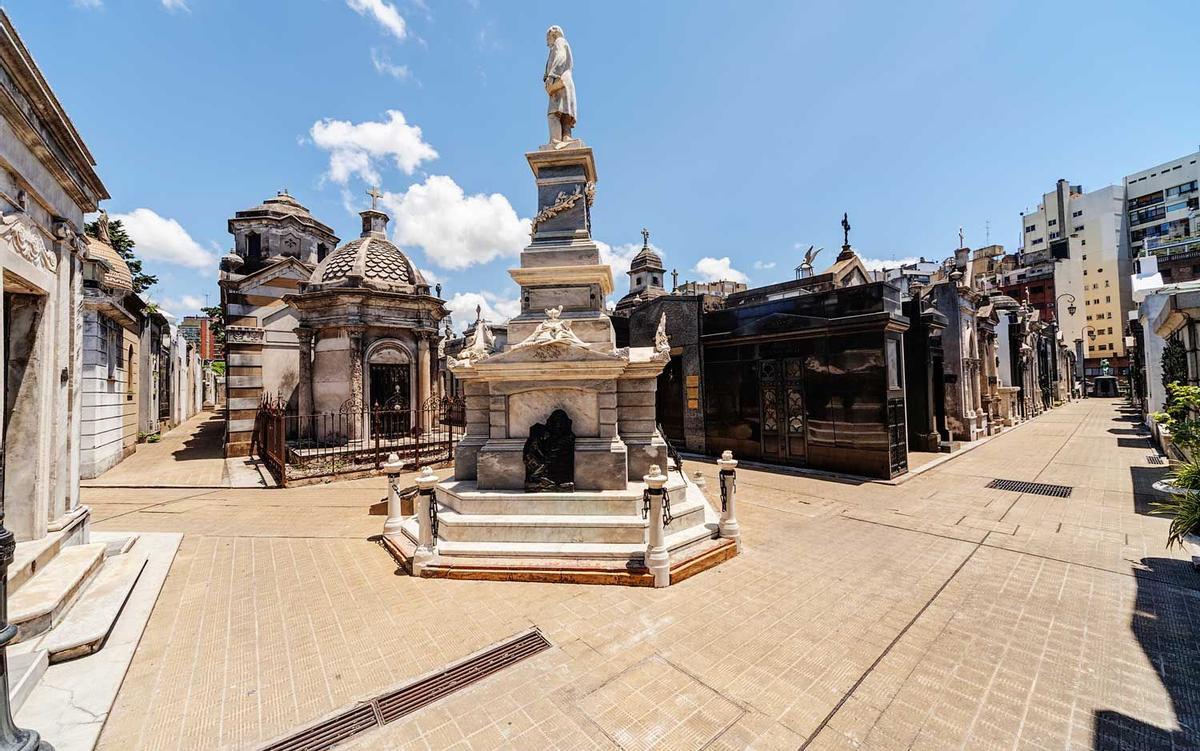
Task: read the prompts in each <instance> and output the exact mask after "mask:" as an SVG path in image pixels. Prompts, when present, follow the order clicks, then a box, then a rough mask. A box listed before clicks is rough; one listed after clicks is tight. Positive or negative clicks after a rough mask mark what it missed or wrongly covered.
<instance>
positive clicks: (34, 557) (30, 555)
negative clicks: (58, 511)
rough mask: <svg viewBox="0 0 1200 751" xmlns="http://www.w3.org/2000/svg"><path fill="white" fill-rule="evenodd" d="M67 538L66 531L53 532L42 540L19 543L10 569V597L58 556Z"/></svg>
mask: <svg viewBox="0 0 1200 751" xmlns="http://www.w3.org/2000/svg"><path fill="white" fill-rule="evenodd" d="M66 537H67V533H66V532H65V531H59V532H51V533H50V534H48V535H46V536H45V537H43V538H41V539H40V540H29V541H27V542H19V543H17V549H16V550H15V551H14V552H13V562H12V563H11V564H10V565H9V567H8V595H9V597H12V596H13V595H14V594H15V593H16V591H17V590H18V589H20V588H21V586H22V585H24V584H25V582H27V581H29V580H30V579H32V578H33V575H34V574H36V573H37V572H38V571H40V570H41V569H42V568H43V567H44V566H45V565H46V564H47V563H49V562H50V561H51V559H53V558H54V556H56V555H58V551H59V550H61V549H62V546H63V541H64V540H65V539H66Z"/></svg>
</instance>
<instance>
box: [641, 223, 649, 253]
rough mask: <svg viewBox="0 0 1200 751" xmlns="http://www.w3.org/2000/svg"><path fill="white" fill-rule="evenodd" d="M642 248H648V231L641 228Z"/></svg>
mask: <svg viewBox="0 0 1200 751" xmlns="http://www.w3.org/2000/svg"><path fill="white" fill-rule="evenodd" d="M642 247H643V248H649V247H650V230H648V229H646V228H645V227H642Z"/></svg>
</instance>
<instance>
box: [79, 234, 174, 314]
mask: <svg viewBox="0 0 1200 751" xmlns="http://www.w3.org/2000/svg"><path fill="white" fill-rule="evenodd" d="M83 231H84V232H86V233H87V234H88V235H89V236H91V237H99V236H100V230H99V222H98V221H95V222H88V223H87V224H85V225H83ZM108 240H109V244H110V245H112V247H113V250H115V251H117V255H119V256H121V258H122V259H124V261H125V264H126V265H127V266H129V273H130V275H132V276H133V291H134V292H135V293H137V294H139V295H140V294H141V293H143V292H145V291H146V290H148V289H150V288H151V287H153V286H154V285H155V284H158V277H157V276H154V275H153V274H147V273H146V272H144V271H142V262H141V260H140V259H139V258H138V257H137V256H135V255H134V254H133V238H132V237H130V236H129V233H128V232H126V231H125V227H123V226H122V225H121V220H120V219H112V220H110V221H109V222H108Z"/></svg>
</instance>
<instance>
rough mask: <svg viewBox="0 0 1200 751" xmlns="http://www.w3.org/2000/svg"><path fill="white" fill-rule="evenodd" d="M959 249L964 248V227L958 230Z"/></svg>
mask: <svg viewBox="0 0 1200 751" xmlns="http://www.w3.org/2000/svg"><path fill="white" fill-rule="evenodd" d="M958 247H959V248H962V247H963V228H962V227H959V228H958Z"/></svg>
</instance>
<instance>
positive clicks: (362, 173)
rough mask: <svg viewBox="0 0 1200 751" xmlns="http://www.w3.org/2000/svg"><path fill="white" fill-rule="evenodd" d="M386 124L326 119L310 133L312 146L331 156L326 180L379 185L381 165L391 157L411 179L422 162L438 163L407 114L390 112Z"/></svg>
mask: <svg viewBox="0 0 1200 751" xmlns="http://www.w3.org/2000/svg"><path fill="white" fill-rule="evenodd" d="M387 116H388V119H387V120H386V121H385V122H374V121H371V120H368V121H366V122H361V123H352V122H348V121H346V120H333V119H331V118H325V119H324V120H319V121H317V122H315V123H313V126H312V128H311V129H310V130H309V135H310V136H312V140H313V143H315V144H316V145H317V146H319V147H320V148H322V149H325V150H326V151H328V152H329V171H328V172H327V173H326V177H328V178H329V179H330V180H333V181H334V182H336V183H340V184H342V185H345V184H346V183H347V182H348V181H349V180H350V178H351V177H352V176H354V175H358V176H359V177H360V178H362V179H363V180H365V181H367V182H369V183H373V184H378V183H379V182H380V178H379V161H380V160H385V159H387V158H388V157H391V158H392V159H393V160H394V161H395V163H396V166H397V167H399V168H400V169H401V170H403V171H404V173H405V174H408V175H411V174H412V173H413V171H414V170H416V169H417V167H418V166H420V164H421V162H426V161H430V160H433V159H437V156H438V153H437V151H435V150H434V148H433V147H432V146H430V145H429V144H427V143H425V141H424V140H422V138H421V129H420V128H419V127H417V126H416V125H409V124H408V122H407V121H405V119H404V113H402V112H400V111H398V110H388V111H387Z"/></svg>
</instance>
